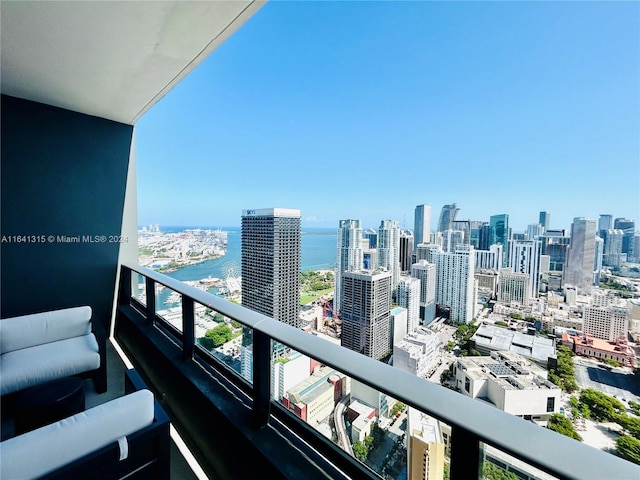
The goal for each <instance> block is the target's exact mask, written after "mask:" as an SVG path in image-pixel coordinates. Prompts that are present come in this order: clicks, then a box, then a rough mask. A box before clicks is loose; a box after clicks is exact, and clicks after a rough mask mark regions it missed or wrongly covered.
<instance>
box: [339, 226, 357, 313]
mask: <svg viewBox="0 0 640 480" xmlns="http://www.w3.org/2000/svg"><path fill="white" fill-rule="evenodd" d="M337 248H338V251H337V256H336V259H337V261H336V272H335V280H334V281H335V284H334V285H335V288H334V292H335V293H334V295H333V309H334V311H335V312H336V313H338V314H340V311H341V310H342V306H341V298H342V274H343V273H344V272H359V271H360V270H362V269H363V248H362V227H361V226H360V220H340V222H339V224H338V246H337Z"/></svg>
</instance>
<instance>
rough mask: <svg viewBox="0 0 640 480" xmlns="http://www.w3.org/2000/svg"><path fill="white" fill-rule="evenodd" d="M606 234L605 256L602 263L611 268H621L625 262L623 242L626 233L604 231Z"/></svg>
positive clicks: (610, 230) (612, 230)
mask: <svg viewBox="0 0 640 480" xmlns="http://www.w3.org/2000/svg"><path fill="white" fill-rule="evenodd" d="M601 232H602V233H603V234H604V255H603V259H602V263H604V264H605V265H608V266H610V267H619V266H620V264H621V263H622V262H623V258H625V257H626V255H625V256H624V257H623V255H622V240H623V238H624V232H623V231H622V230H619V229H618V230H614V229H613V228H611V229H609V230H602V231H601Z"/></svg>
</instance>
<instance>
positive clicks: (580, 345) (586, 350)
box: [562, 333, 636, 368]
mask: <svg viewBox="0 0 640 480" xmlns="http://www.w3.org/2000/svg"><path fill="white" fill-rule="evenodd" d="M562 344H563V345H564V346H566V347H569V348H571V350H573V351H574V352H575V353H576V355H582V356H584V357H594V358H597V359H599V360H606V359H608V358H609V359H611V360H615V361H616V362H618V363H619V364H620V365H622V366H625V367H632V368H633V367H635V363H636V355H635V353H634V351H633V350H632V348H631V347H630V346H629V344H628V343H627V340H626V339H625V338H624V337H619V338H618V339H617V340H616V341H615V342H608V341H607V340H602V339H600V338H594V337H593V336H591V335H579V336H573V335H569V334H567V333H563V334H562Z"/></svg>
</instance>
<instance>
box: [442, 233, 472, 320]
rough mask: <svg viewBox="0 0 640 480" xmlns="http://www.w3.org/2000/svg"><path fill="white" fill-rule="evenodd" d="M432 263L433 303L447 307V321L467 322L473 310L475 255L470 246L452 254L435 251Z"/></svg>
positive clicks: (457, 248)
mask: <svg viewBox="0 0 640 480" xmlns="http://www.w3.org/2000/svg"><path fill="white" fill-rule="evenodd" d="M434 263H435V264H436V277H437V280H436V303H437V304H438V305H440V306H445V307H449V308H450V316H449V318H450V320H451V321H452V322H455V323H470V322H471V320H473V317H474V313H475V312H474V310H475V289H474V275H475V253H474V251H473V247H470V246H466V245H464V246H462V245H460V246H458V247H456V249H455V251H454V253H446V252H438V253H436V254H435V255H434Z"/></svg>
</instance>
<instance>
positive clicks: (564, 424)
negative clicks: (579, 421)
mask: <svg viewBox="0 0 640 480" xmlns="http://www.w3.org/2000/svg"><path fill="white" fill-rule="evenodd" d="M547 428H548V429H549V430H553V431H554V432H558V433H561V434H562V435H565V436H567V437H569V438H573V439H575V440H579V441H582V437H581V436H580V435H578V432H576V429H575V428H574V427H573V423H571V420H569V419H568V418H567V417H565V416H564V415H560V414H559V413H553V414H551V415H550V416H549V422H548V423H547Z"/></svg>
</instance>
